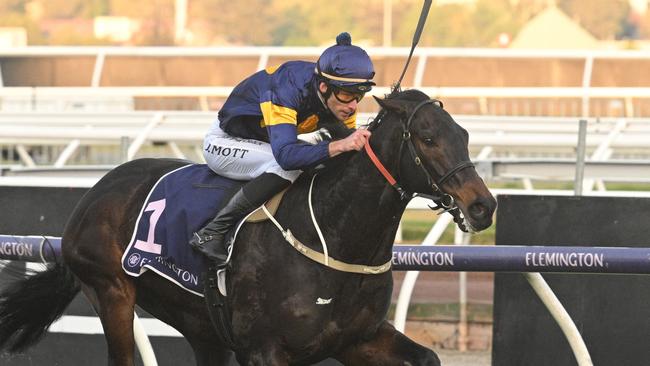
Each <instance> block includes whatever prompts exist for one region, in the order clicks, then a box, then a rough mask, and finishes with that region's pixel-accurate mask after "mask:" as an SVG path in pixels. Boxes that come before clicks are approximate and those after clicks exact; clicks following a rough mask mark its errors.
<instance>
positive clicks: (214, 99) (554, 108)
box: [0, 47, 650, 117]
mask: <svg viewBox="0 0 650 366" xmlns="http://www.w3.org/2000/svg"><path fill="white" fill-rule="evenodd" d="M367 50H368V52H369V54H370V55H371V57H372V58H373V60H375V64H376V68H377V71H378V72H377V80H378V82H379V87H378V88H376V90H375V91H374V92H373V93H374V94H375V95H383V94H385V93H386V91H387V90H388V89H389V87H390V85H391V84H392V83H393V82H394V81H395V80H394V79H395V78H396V77H397V75H398V73H397V71H398V70H397V69H396V67H397V66H396V65H398V64H399V65H402V64H403V61H404V58H405V57H406V56H407V54H408V48H382V47H370V48H368V49H367ZM320 52H322V48H321V47H208V48H188V47H22V48H21V47H17V48H8V49H2V50H0V77H4V78H5V79H9V78H11V79H12V80H11V81H12V82H9V80H4V81H3V80H0V86H2V85H4V87H0V99H1V100H2V109H3V110H61V109H66V110H93V109H95V110H107V111H108V110H130V109H140V108H146V109H178V108H181V109H202V110H214V109H218V108H219V106H220V103H221V101H222V100H223V98H225V97H226V96H227V95H228V94H229V92H230V90H231V88H232V86H234V84H236V83H237V82H238V81H239V80H241V79H243V78H244V77H245V76H246V75H248V74H250V73H251V72H253V71H256V70H261V69H263V68H266V67H267V66H269V65H275V64H277V63H280V62H283V61H286V60H290V59H308V60H315V59H316V58H317V57H318V55H319V54H320ZM414 57H415V59H416V60H417V63H416V67H415V68H414V69H412V70H411V71H409V73H408V74H407V77H406V79H405V81H404V86H405V87H415V88H418V89H422V90H423V91H425V92H426V93H427V94H429V95H430V96H432V97H438V98H442V99H444V100H445V102H446V103H447V108H448V109H449V110H450V111H452V112H453V113H462V114H508V115H564V116H573V117H587V116H595V117H597V116H614V117H635V116H638V117H640V116H650V92H649V90H650V89H649V88H650V79H649V78H648V77H646V76H644V75H642V74H639V73H638V72H637V71H636V70H640V69H647V68H648V67H650V66H648V65H650V52H648V51H629V50H602V51H597V50H593V51H589V50H581V51H578V50H574V51H567V50H510V49H505V50H504V49H476V48H424V47H423V48H418V49H417V50H416V51H415V54H414ZM72 59H73V60H76V61H83V64H81V66H79V65H80V63H79V62H77V63H75V65H77V66H75V67H76V70H78V71H79V72H77V73H76V74H78V75H75V77H74V78H73V76H70V75H66V74H71V73H66V72H65V70H68V69H69V68H71V67H72V66H71V63H70V60H72ZM16 60H18V61H16ZM26 60H28V61H31V62H32V64H34V62H37V61H39V62H43V60H50V61H51V62H59V63H60V64H61V65H60V66H61V67H60V68H57V67H50V68H49V69H52V70H55V71H50V70H48V71H43V73H44V74H46V75H41V77H40V79H39V76H38V75H36V76H35V75H33V73H32V75H30V76H29V80H20V79H19V77H18V76H16V75H18V74H19V72H17V71H23V72H24V71H25V70H24V69H23V68H24V67H26V66H16V63H20V62H25V61H26ZM129 62H131V63H129ZM185 63H187V64H185ZM191 63H194V65H195V66H192V67H188V65H190V64H191ZM646 64H648V65H646ZM152 65H155V66H156V67H160V68H162V69H163V70H165V72H162V73H158V74H156V75H157V76H155V75H154V74H152V73H151V72H150V70H148V69H151V68H152ZM32 66H33V65H32ZM21 67H22V68H21ZM534 67H538V69H535V68H534ZM86 68H87V69H88V70H86V71H84V70H85V69H86ZM138 68H140V69H142V68H144V69H143V70H142V72H140V73H135V72H134V69H138ZM187 68H192V69H200V70H202V72H203V77H202V78H200V77H198V76H196V75H194V77H193V78H189V77H183V76H184V74H183V72H184V69H187ZM58 69H60V70H62V71H61V72H60V73H59V74H56V75H50V74H49V73H56V72H57V71H56V70H58ZM125 70H126V71H129V72H130V73H129V75H131V76H132V77H129V76H128V75H127V76H124V75H122V74H125ZM535 70H537V71H535ZM443 71H444V72H443ZM131 73H132V74H131ZM215 73H216V74H221V75H222V76H221V77H220V78H216V79H215V80H217V81H209V80H211V78H210V77H208V76H210V75H213V74H215ZM79 74H82V75H83V76H79ZM138 74H147V75H150V76H149V78H151V80H149V79H146V80H144V79H143V80H141V81H137V77H135V76H137V75H138ZM240 74H241V75H240ZM47 75H49V76H47ZM156 78H163V79H156ZM165 78H166V79H165ZM14 79H16V80H14ZM57 80H58V84H56V83H57ZM134 80H135V81H134ZM138 83H139V84H138ZM215 83H216V84H215ZM146 85H165V86H162V87H146ZM194 85H196V86H197V87H194ZM50 86H54V88H50ZM73 86H76V87H73ZM107 97H110V99H111V100H110V101H107V100H106V98H107ZM147 99H150V100H149V102H151V103H153V104H148V103H149V102H147ZM165 99H167V101H166V102H165V101H164V100H165ZM187 99H190V100H191V101H188V100H187ZM154 100H155V101H154ZM362 108H364V110H367V111H374V110H375V108H376V106H375V105H374V103H366V102H364V103H362Z"/></svg>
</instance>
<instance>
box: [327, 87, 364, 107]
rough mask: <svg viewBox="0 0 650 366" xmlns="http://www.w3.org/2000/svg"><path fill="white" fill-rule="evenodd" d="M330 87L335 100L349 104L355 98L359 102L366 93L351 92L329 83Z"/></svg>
mask: <svg viewBox="0 0 650 366" xmlns="http://www.w3.org/2000/svg"><path fill="white" fill-rule="evenodd" d="M330 88H332V94H334V98H336V100H338V101H339V102H341V103H343V104H350V103H352V102H353V101H355V100H356V101H357V103H359V102H360V101H361V99H363V96H364V95H365V94H366V93H362V92H356V93H353V92H350V91H347V90H344V89H341V88H338V87H335V86H333V85H330Z"/></svg>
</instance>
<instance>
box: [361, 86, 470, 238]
mask: <svg viewBox="0 0 650 366" xmlns="http://www.w3.org/2000/svg"><path fill="white" fill-rule="evenodd" d="M429 104H434V105H438V106H439V107H440V108H442V103H441V102H440V101H438V100H435V99H427V100H423V101H421V102H420V103H418V104H417V105H416V106H415V108H413V110H412V111H411V113H410V114H409V117H408V119H407V120H406V123H404V124H403V125H402V127H403V130H402V141H401V143H400V147H399V150H398V157H399V159H400V161H398V165H397V167H398V168H397V169H398V174H397V175H398V177H399V172H400V167H401V165H402V164H401V159H402V151H403V149H404V145H406V147H407V148H408V150H409V153H410V155H411V158H412V159H413V162H414V163H415V165H416V166H419V167H420V169H421V170H422V172H423V173H424V176H425V177H426V179H427V185H428V186H429V187H431V189H432V190H433V194H425V193H418V192H412V193H410V192H408V191H406V190H405V189H404V188H403V187H402V186H401V185H400V184H399V183H398V182H397V180H396V179H395V178H394V177H393V176H392V175H391V174H390V172H389V171H388V170H387V169H386V167H384V165H383V164H382V163H381V161H380V160H379V159H378V158H377V155H376V154H375V152H374V151H373V150H372V147H371V146H370V143H366V144H365V150H366V153H367V154H368V156H369V157H370V160H371V161H372V162H373V164H374V165H375V167H377V169H378V170H379V172H381V174H382V175H383V176H384V178H385V179H386V180H387V181H388V183H389V184H390V185H391V186H392V187H393V188H394V189H395V190H396V191H397V193H399V195H400V199H401V200H410V199H412V198H415V197H423V198H426V199H430V200H432V201H433V202H434V204H435V206H429V207H430V208H431V209H432V210H438V209H443V211H442V212H441V213H444V212H449V213H451V214H452V215H453V216H454V221H455V222H456V223H457V224H458V225H459V226H460V228H461V229H462V230H466V228H465V227H464V224H463V223H462V221H463V220H462V218H461V216H460V212H459V211H460V210H459V209H458V206H457V205H456V202H455V201H454V198H453V197H452V196H451V195H449V194H448V193H446V192H444V191H443V190H442V188H441V187H442V185H443V184H444V183H445V182H446V181H448V180H449V179H450V178H451V177H453V176H454V175H456V174H457V173H458V172H460V171H461V170H463V169H465V168H470V167H474V164H473V163H472V162H471V161H469V160H465V161H461V162H460V163H458V164H457V165H456V166H454V167H453V168H451V169H450V170H449V171H447V172H446V173H444V174H442V175H441V176H440V177H439V178H438V179H437V180H435V179H433V177H432V176H431V174H430V173H429V171H428V170H427V169H426V168H425V167H424V164H422V159H420V157H419V156H418V153H417V151H416V150H415V145H414V144H413V140H412V139H411V130H410V128H411V123H412V122H413V119H414V117H415V114H416V113H417V112H418V111H419V110H420V109H421V108H422V107H424V106H426V105H429ZM385 114H386V113H385V112H384V110H382V111H381V112H380V113H379V115H378V116H377V118H376V119H375V120H374V121H373V122H374V123H376V124H379V123H381V120H382V118H383V117H384V116H385Z"/></svg>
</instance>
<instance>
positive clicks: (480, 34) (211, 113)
mask: <svg viewBox="0 0 650 366" xmlns="http://www.w3.org/2000/svg"><path fill="white" fill-rule="evenodd" d="M648 3H649V2H648V0H555V1H553V0H438V1H434V5H433V6H432V8H431V11H430V13H429V16H428V20H427V23H426V26H425V28H424V32H423V34H422V38H421V40H420V42H419V45H418V48H417V49H416V51H415V53H414V58H413V60H412V62H411V65H410V68H409V70H408V72H407V73H406V76H405V78H404V81H403V82H402V86H403V87H405V88H418V89H420V90H422V91H423V92H425V93H427V94H428V95H429V96H431V97H434V98H438V99H440V100H442V102H443V103H444V106H445V109H446V110H448V111H449V112H450V113H451V114H452V115H453V116H454V117H455V119H456V120H457V121H458V123H459V124H461V125H462V126H463V127H465V128H466V129H467V130H468V131H469V133H470V146H469V148H470V152H471V154H472V159H473V160H474V162H475V163H476V164H477V169H478V170H479V172H480V173H481V175H482V176H483V177H484V179H485V180H486V182H487V183H488V185H489V187H490V188H491V189H492V190H493V192H494V193H495V194H531V195H532V194H539V195H543V194H554V195H555V194H557V195H571V194H585V195H601V196H605V195H612V196H627V197H650V10H649V9H648ZM421 8H422V1H420V0H328V1H304V0H249V1H230V0H228V1H226V0H138V1H133V0H0V153H1V154H0V186H4V187H19V188H20V189H24V190H26V191H25V192H28V193H26V194H25V195H24V196H21V197H20V198H15V199H13V198H6V196H5V199H6V201H5V202H9V203H10V204H8V206H7V207H10V206H11V205H14V206H16V207H19V208H20V210H18V211H15V212H13V211H12V212H13V213H11V215H17V216H21V215H24V217H25V219H24V220H23V221H24V222H25V223H24V224H23V226H21V227H20V229H16V228H12V227H10V226H8V225H6V224H5V225H4V226H3V224H2V222H3V221H2V220H0V234H1V233H4V234H15V235H27V234H34V235H40V234H47V235H54V236H57V235H59V234H58V231H59V229H58V227H57V228H55V229H48V230H51V231H48V232H42V231H39V229H38V228H39V226H38V225H37V224H32V223H31V222H30V221H29V220H32V217H31V215H32V214H33V212H32V211H34V210H33V207H37V206H39V205H40V202H41V201H43V200H47V199H48V198H47V197H46V196H39V195H38V194H36V193H31V191H29V190H30V189H31V188H30V187H48V188H56V189H61V190H68V189H70V187H77V188H81V189H85V188H88V187H90V186H92V184H94V182H96V181H97V179H99V177H101V176H102V175H103V174H105V172H106V171H107V170H109V169H111V168H112V167H114V166H115V165H117V164H119V163H121V162H124V161H127V160H131V159H134V158H140V157H177V158H182V159H188V160H192V161H195V162H203V157H202V153H201V141H202V138H203V135H204V133H205V132H206V131H207V128H208V127H209V125H210V124H211V123H212V121H213V120H214V118H215V117H216V114H217V111H218V110H219V108H220V107H221V106H222V104H223V102H224V101H225V98H226V97H227V96H228V94H229V93H230V91H231V90H232V88H233V87H234V86H235V85H236V84H237V83H238V82H239V81H241V80H242V79H244V78H245V77H247V76H248V75H250V74H251V73H253V72H255V71H257V70H261V69H263V68H265V67H269V66H275V65H278V64H280V63H282V62H285V61H288V60H294V59H301V60H311V61H315V60H316V59H317V58H318V56H319V55H320V53H321V52H322V51H323V50H324V48H325V47H327V46H330V45H332V44H333V43H334V39H335V37H336V35H337V34H339V33H340V32H342V31H348V32H350V33H351V34H352V40H353V43H354V44H357V45H360V46H362V47H364V48H365V49H366V50H367V51H368V53H369V54H370V56H371V58H372V59H373V62H374V63H375V68H376V71H377V76H376V82H377V87H376V88H374V89H373V92H372V94H373V95H376V96H382V95H384V94H386V93H387V92H388V91H389V90H390V87H391V85H393V84H394V83H395V82H396V81H397V79H398V78H399V75H400V73H401V71H402V68H403V67H404V63H405V61H406V57H407V55H408V51H409V48H410V45H411V41H412V37H413V32H414V29H415V26H416V24H417V20H418V18H419V15H420V10H421ZM377 108H378V107H377V105H376V103H375V102H374V101H373V100H372V98H369V97H367V98H365V99H364V100H362V102H361V103H360V112H361V113H360V115H359V118H358V121H359V123H360V124H364V123H367V122H368V121H369V120H370V119H371V118H372V117H373V116H374V115H375V113H376V112H377ZM579 120H584V121H586V122H587V124H586V126H587V127H586V137H585V139H584V141H583V142H582V144H580V143H579V139H578V131H579V127H578V126H579ZM581 151H582V152H583V153H584V156H585V157H586V158H585V161H584V164H583V165H582V167H581V169H583V174H584V175H583V176H581V177H580V180H578V178H577V171H578V167H577V165H576V161H577V159H578V155H579V152H581ZM578 187H579V190H578ZM48 194H50V193H48ZM0 198H2V194H1V193H0ZM29 199H31V201H30V200H29ZM73 206H74V205H72V206H70V207H69V208H68V207H66V208H60V212H58V211H57V212H54V213H50V215H56V216H60V217H59V218H61V217H66V215H67V214H69V212H68V211H66V210H68V209H71V207H73ZM11 207H13V206H11ZM7 212H9V211H7ZM45 217H46V220H45V221H47V217H48V216H47V215H45ZM442 217H446V216H442ZM38 220H40V221H39V222H41V221H43V216H40V218H39V219H38ZM38 220H36V221H38ZM64 221H65V220H64ZM435 225H438V226H437V227H436V226H435ZM432 227H433V228H434V229H433V230H432ZM60 229H62V224H61V228H60ZM3 231H4V232H3ZM438 234H440V235H438ZM494 237H495V229H494V226H493V227H492V228H490V229H488V230H486V231H485V232H483V233H480V234H477V235H472V236H467V235H465V234H463V233H460V232H458V231H457V230H455V228H454V226H453V225H449V222H448V221H446V222H445V223H443V222H441V220H440V219H439V216H437V215H436V214H435V213H433V212H431V211H429V210H427V209H426V205H423V204H417V203H416V204H414V205H412V206H409V210H407V212H406V213H405V215H404V217H403V221H402V228H401V231H400V233H399V236H398V238H397V241H398V242H405V243H421V242H423V241H424V240H426V241H427V243H429V244H433V243H442V244H450V243H456V244H468V243H470V244H477V245H492V244H494ZM1 275H2V273H0V277H2V276H1ZM403 278H404V273H395V279H396V286H395V293H394V299H395V300H396V299H397V297H398V293H399V292H400V289H401V285H402V280H403ZM493 286H494V283H493V274H492V273H466V274H458V273H440V272H429V273H423V274H422V275H421V277H420V279H419V280H418V283H417V285H415V286H414V290H413V293H412V296H410V295H409V298H408V299H407V304H409V305H408V309H409V310H408V318H407V320H408V322H407V326H406V331H407V333H408V334H409V335H410V336H412V337H414V338H415V339H416V340H418V341H419V342H420V343H422V344H426V345H428V346H431V347H434V348H436V349H437V350H442V351H443V353H444V350H445V349H454V350H456V349H461V350H465V351H467V350H469V351H476V352H479V355H478V356H477V357H479V358H478V359H470V360H468V361H467V364H468V365H487V364H489V352H490V349H491V347H492V325H493V318H492V313H493V308H492V306H493ZM390 317H391V319H393V317H395V312H394V309H392V310H391V314H390ZM402 320H403V319H402ZM66 331H67V332H69V333H74V332H75V330H74V329H70V330H66ZM168 336H169V335H168V334H165V335H163V337H168ZM43 352H44V355H48V354H49V353H48V352H50V350H48V349H45V350H44V351H43ZM44 357H45V356H44ZM449 357H451V356H449ZM26 360H27V358H26ZM25 362H27V361H25ZM17 364H20V363H17ZM450 364H452V365H453V363H450ZM458 365H460V363H458Z"/></svg>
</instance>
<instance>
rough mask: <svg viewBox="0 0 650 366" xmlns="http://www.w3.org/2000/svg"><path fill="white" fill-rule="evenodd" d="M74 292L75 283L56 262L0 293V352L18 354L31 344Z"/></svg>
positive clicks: (61, 311) (67, 270)
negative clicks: (52, 265)
mask: <svg viewBox="0 0 650 366" xmlns="http://www.w3.org/2000/svg"><path fill="white" fill-rule="evenodd" d="M78 292H79V283H78V282H77V281H76V280H75V278H74V276H73V275H72V272H71V271H70V269H69V268H68V267H67V266H65V265H64V264H62V263H60V262H57V263H56V264H54V267H52V268H50V269H48V270H46V271H43V272H39V273H36V274H34V275H31V276H29V277H27V278H26V279H23V280H20V281H17V282H15V283H13V284H11V285H9V286H8V287H7V288H5V289H4V290H3V291H2V292H1V293H0V350H6V351H9V352H11V353H14V352H20V351H22V350H25V349H26V348H28V347H29V346H31V345H33V344H35V343H36V342H37V341H38V340H39V339H40V338H41V337H42V336H43V335H44V334H45V331H46V330H47V328H49V326H50V325H51V324H52V323H53V322H54V321H55V320H57V319H58V318H59V317H60V316H61V315H62V314H63V311H64V310H65V309H66V307H67V306H68V305H69V304H70V302H72V300H73V299H74V297H75V295H76V294H77V293H78Z"/></svg>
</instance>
